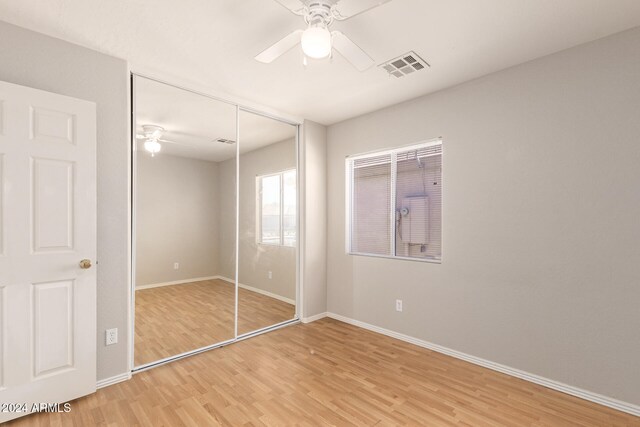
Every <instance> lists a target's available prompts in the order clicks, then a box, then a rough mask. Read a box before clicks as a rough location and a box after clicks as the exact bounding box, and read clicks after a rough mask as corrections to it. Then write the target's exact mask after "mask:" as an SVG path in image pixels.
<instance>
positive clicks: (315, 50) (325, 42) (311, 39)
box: [300, 26, 331, 59]
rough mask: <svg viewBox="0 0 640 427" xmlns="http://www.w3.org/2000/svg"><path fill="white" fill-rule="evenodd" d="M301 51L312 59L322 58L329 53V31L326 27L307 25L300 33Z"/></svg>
mask: <svg viewBox="0 0 640 427" xmlns="http://www.w3.org/2000/svg"><path fill="white" fill-rule="evenodd" d="M300 42H301V44H302V51H303V52H304V54H305V55H306V56H308V57H309V58H313V59H324V58H327V57H328V56H329V55H331V33H330V32H329V30H328V29H327V28H326V27H323V26H318V27H309V28H307V29H306V30H305V31H304V32H303V33H302V39H301V41H300Z"/></svg>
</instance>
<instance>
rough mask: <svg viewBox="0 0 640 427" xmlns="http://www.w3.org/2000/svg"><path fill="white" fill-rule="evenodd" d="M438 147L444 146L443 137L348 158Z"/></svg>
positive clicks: (353, 157) (362, 157) (348, 157)
mask: <svg viewBox="0 0 640 427" xmlns="http://www.w3.org/2000/svg"><path fill="white" fill-rule="evenodd" d="M436 145H442V137H441V136H439V137H437V138H431V139H425V140H422V141H418V142H414V143H412V144H408V145H401V146H399V147H395V148H385V149H382V150H374V151H367V152H366V153H358V154H353V155H351V156H347V157H346V158H347V159H349V160H358V159H366V158H367V157H377V156H386V155H387V154H391V153H393V152H398V151H412V150H414V149H419V148H429V147H435V146H436Z"/></svg>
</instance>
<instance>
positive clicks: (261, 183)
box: [256, 169, 297, 246]
mask: <svg viewBox="0 0 640 427" xmlns="http://www.w3.org/2000/svg"><path fill="white" fill-rule="evenodd" d="M256 187H257V194H258V198H257V199H258V200H257V206H258V214H257V218H258V233H257V236H258V243H262V244H265V245H280V246H295V245H296V213H297V203H296V171H295V169H291V170H287V171H284V172H280V173H276V174H272V175H262V176H258V177H257V178H256Z"/></svg>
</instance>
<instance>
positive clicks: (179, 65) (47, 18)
mask: <svg viewBox="0 0 640 427" xmlns="http://www.w3.org/2000/svg"><path fill="white" fill-rule="evenodd" d="M344 1H346V0H344ZM0 19H2V20H5V21H8V22H11V23H14V24H17V25H21V26H24V27H26V28H30V29H33V30H36V31H40V32H43V33H45V34H49V35H52V36H55V37H59V38H62V39H65V40H68V41H71V42H74V43H78V44H81V45H84V46H87V47H90V48H93V49H97V50H99V51H102V52H106V53H109V54H112V55H114V56H118V57H121V58H125V59H127V60H129V61H130V62H131V65H132V68H133V69H134V70H138V71H141V70H144V71H145V72H147V73H151V74H153V75H157V76H161V77H163V78H164V79H165V80H171V81H176V82H180V83H182V84H187V85H192V86H194V87H199V88H206V89H207V90H210V91H212V92H215V93H218V94H233V96H234V97H237V98H240V99H246V100H249V101H251V102H255V103H259V104H263V105H266V106H270V107H273V108H275V109H278V110H280V111H282V112H284V113H288V114H293V115H296V116H300V117H304V118H307V119H311V120H315V121H317V122H320V123H324V124H331V123H335V122H338V121H341V120H344V119H347V118H349V117H353V116H356V115H360V114H363V113H366V112H369V111H373V110H376V109H379V108H382V107H385V106H388V105H392V104H395V103H397V102H400V101H403V100H407V99H411V98H414V97H416V96H419V95H423V94H426V93H430V92H434V91H436V90H440V89H442V88H445V87H448V86H452V85H455V84H458V83H461V82H464V81H467V80H470V79H473V78H476V77H479V76H482V75H485V74H488V73H490V72H493V71H497V70H500V69H504V68H506V67H509V66H512V65H516V64H519V63H523V62H525V61H528V60H531V59H534V58H537V57H540V56H544V55H547V54H550V53H552V52H556V51H559V50H562V49H566V48H568V47H571V46H575V45H578V44H581V43H585V42H588V41H590V40H594V39H597V38H601V37H604V36H606V35H609V34H613V33H616V32H619V31H622V30H625V29H629V28H632V27H636V26H638V25H640V1H638V0H482V1H478V0H392V1H391V2H390V3H386V4H384V5H382V6H380V7H378V8H376V9H373V10H371V11H368V12H366V13H364V14H362V15H359V16H356V17H354V18H353V19H350V20H347V21H345V22H337V23H335V24H334V28H335V29H340V30H341V31H343V32H344V33H345V34H347V35H348V36H349V37H350V38H352V39H353V40H354V41H355V42H356V43H357V44H359V45H360V46H361V47H362V48H363V49H365V50H366V51H367V52H368V53H369V54H370V55H371V56H372V57H373V58H374V59H375V60H376V62H377V63H381V62H384V61H386V60H388V59H391V58H394V57H397V56H399V55H401V54H403V53H405V52H407V51H409V50H414V51H416V52H417V53H418V54H419V55H421V56H422V57H423V58H424V59H425V60H426V61H427V62H429V63H430V64H431V68H430V69H429V70H427V71H425V72H419V73H413V74H412V75H410V76H407V77H403V78H401V79H395V78H389V77H387V75H386V73H385V72H384V71H382V70H380V69H378V68H377V67H376V68H373V69H370V70H368V71H366V72H363V73H360V72H358V71H356V70H355V69H353V68H352V67H351V66H350V65H349V64H348V63H346V61H345V60H344V59H343V58H341V57H340V56H339V55H336V56H335V58H334V59H333V61H332V62H329V61H323V62H315V63H312V64H310V65H309V66H308V67H307V68H306V69H305V68H304V67H303V66H302V63H301V62H302V61H301V54H300V51H299V50H298V49H294V50H292V51H290V52H288V53H287V54H285V55H284V56H283V57H281V58H280V59H278V60H277V61H276V62H274V63H272V64H261V63H258V62H256V61H255V60H254V59H253V57H254V56H255V55H256V54H258V53H259V52H261V51H262V50H263V49H264V48H266V47H268V46H269V45H271V44H272V43H273V42H275V41H277V40H279V39H280V38H281V37H283V36H284V35H286V34H288V33H289V32H290V31H292V30H294V29H297V28H301V27H302V20H301V18H300V17H297V16H295V15H293V14H291V13H290V12H288V11H287V10H286V9H284V8H283V7H281V6H280V5H279V4H278V3H276V2H275V1H272V0H242V1H240V0H181V1H176V0H109V1H105V0H29V1H21V0H11V1H9V0H4V1H1V2H0Z"/></svg>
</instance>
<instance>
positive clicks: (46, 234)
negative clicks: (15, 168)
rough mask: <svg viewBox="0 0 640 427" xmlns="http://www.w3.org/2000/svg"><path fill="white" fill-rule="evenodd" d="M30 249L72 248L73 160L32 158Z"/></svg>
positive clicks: (53, 249)
mask: <svg viewBox="0 0 640 427" xmlns="http://www.w3.org/2000/svg"><path fill="white" fill-rule="evenodd" d="M31 171H32V174H31V175H32V183H31V204H32V207H33V213H32V216H31V217H32V224H31V233H32V235H33V252H35V253H40V252H47V251H68V250H73V224H74V220H73V188H74V182H73V181H74V164H73V162H67V161H61V160H51V159H37V158H36V159H33V158H32V159H31Z"/></svg>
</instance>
